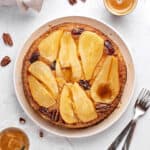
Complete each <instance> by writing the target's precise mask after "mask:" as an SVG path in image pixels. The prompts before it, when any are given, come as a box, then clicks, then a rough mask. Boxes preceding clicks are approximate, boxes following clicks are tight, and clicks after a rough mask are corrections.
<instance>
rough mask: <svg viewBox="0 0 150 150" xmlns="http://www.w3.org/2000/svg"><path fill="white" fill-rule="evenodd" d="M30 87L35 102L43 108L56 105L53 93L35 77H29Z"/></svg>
mask: <svg viewBox="0 0 150 150" xmlns="http://www.w3.org/2000/svg"><path fill="white" fill-rule="evenodd" d="M28 82H29V87H30V90H31V94H32V96H33V98H34V100H35V101H36V102H37V103H38V104H39V105H40V106H43V107H50V106H52V105H54V104H55V103H56V101H55V100H54V99H53V97H52V95H51V93H50V92H49V91H48V90H47V89H46V88H45V87H44V85H43V84H41V83H40V82H39V81H38V80H37V79H36V78H35V77H33V76H31V75H30V76H28Z"/></svg>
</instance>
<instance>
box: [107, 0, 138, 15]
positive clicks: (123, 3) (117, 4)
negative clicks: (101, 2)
mask: <svg viewBox="0 0 150 150" xmlns="http://www.w3.org/2000/svg"><path fill="white" fill-rule="evenodd" d="M105 2H106V5H107V6H108V8H109V9H111V10H112V11H114V12H116V13H120V14H127V13H128V12H130V11H131V10H132V9H133V8H134V6H135V4H136V2H137V1H136V0H105Z"/></svg>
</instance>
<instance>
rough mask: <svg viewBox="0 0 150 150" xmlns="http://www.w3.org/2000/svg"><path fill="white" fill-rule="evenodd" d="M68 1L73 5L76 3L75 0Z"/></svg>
mask: <svg viewBox="0 0 150 150" xmlns="http://www.w3.org/2000/svg"><path fill="white" fill-rule="evenodd" d="M68 1H69V3H70V4H71V5H74V4H76V3H77V0H68Z"/></svg>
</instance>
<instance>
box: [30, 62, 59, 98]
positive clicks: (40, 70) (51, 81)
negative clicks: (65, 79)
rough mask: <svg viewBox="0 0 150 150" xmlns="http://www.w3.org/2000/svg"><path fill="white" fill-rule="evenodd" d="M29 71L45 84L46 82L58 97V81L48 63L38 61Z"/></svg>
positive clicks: (55, 96)
mask: <svg viewBox="0 0 150 150" xmlns="http://www.w3.org/2000/svg"><path fill="white" fill-rule="evenodd" d="M28 71H29V72H30V73H31V74H32V75H33V76H35V77H36V78H37V79H38V80H40V81H41V82H42V83H43V84H45V85H46V87H47V88H48V90H49V91H50V92H51V93H52V94H53V96H54V98H57V95H58V86H57V82H56V79H55V77H54V75H53V73H52V71H51V69H50V67H49V66H48V65H46V64H45V63H43V62H42V61H36V62H34V63H32V64H31V65H30V67H29V68H28Z"/></svg>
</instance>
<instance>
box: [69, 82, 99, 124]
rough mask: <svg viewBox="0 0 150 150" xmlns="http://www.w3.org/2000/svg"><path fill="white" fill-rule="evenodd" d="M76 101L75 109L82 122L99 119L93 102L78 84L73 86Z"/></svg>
mask: <svg viewBox="0 0 150 150" xmlns="http://www.w3.org/2000/svg"><path fill="white" fill-rule="evenodd" d="M71 91H72V95H73V101H74V109H75V112H76V114H77V116H78V118H79V119H80V120H81V121H82V122H88V121H91V120H94V119H96V118H97V113H96V111H95V108H94V105H93V103H92V101H91V100H90V99H89V98H88V96H87V95H86V93H85V92H84V91H83V89H82V88H81V87H80V86H79V85H78V84H77V83H74V85H72V86H71Z"/></svg>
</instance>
